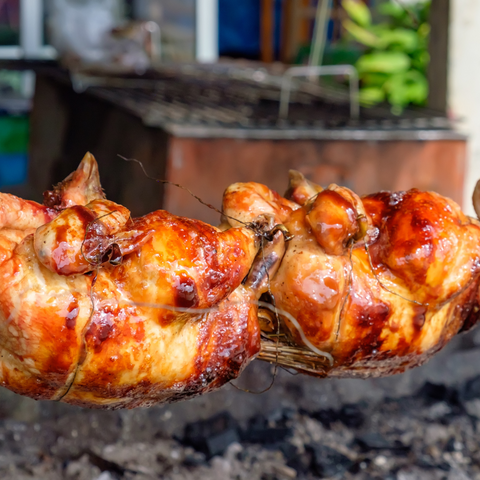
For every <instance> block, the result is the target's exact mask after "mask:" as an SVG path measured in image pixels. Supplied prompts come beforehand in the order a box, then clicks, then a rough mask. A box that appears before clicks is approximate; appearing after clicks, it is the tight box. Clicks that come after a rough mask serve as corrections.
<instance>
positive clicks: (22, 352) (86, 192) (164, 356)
mask: <svg viewBox="0 0 480 480" xmlns="http://www.w3.org/2000/svg"><path fill="white" fill-rule="evenodd" d="M276 239H277V242H276V243H277V244H279V243H281V242H283V239H282V238H280V236H276ZM258 249H259V237H258V235H257V234H256V233H255V232H254V231H253V230H252V229H248V228H244V227H242V228H231V229H229V230H228V231H225V232H222V231H220V230H219V229H217V228H215V227H211V226H209V225H206V224H204V223H202V222H200V221H196V220H189V219H186V218H181V217H176V216H174V215H171V214H169V213H167V212H165V211H157V212H153V213H151V214H149V215H146V216H145V217H142V218H138V219H131V218H130V214H129V211H128V210H127V209H126V208H125V207H122V206H120V205H117V204H115V203H113V202H109V201H108V200H105V199H104V195H103V192H102V190H101V187H100V184H99V180H98V170H97V166H96V162H95V160H94V158H93V156H91V155H89V154H87V155H86V157H85V158H84V160H83V161H82V163H81V165H80V167H79V168H78V170H77V171H76V172H75V173H74V174H72V175H71V176H70V177H68V178H67V179H66V180H65V181H64V182H63V183H62V184H60V185H59V186H57V187H56V188H55V189H54V190H53V191H51V192H47V193H46V195H45V205H44V206H42V205H38V204H36V203H34V202H27V201H23V200H20V199H18V198H16V197H13V196H11V195H4V194H2V196H1V197H0V278H1V282H0V285H1V286H0V385H3V386H4V387H7V388H9V389H10V390H12V391H14V392H16V393H19V394H22V395H27V396H30V397H33V398H35V399H51V400H62V401H64V402H68V403H72V404H75V405H80V406H87V407H98V408H134V407H139V406H149V405H152V404H155V403H158V402H171V401H175V400H179V399H183V398H188V397H190V396H193V395H197V394H200V393H204V392H207V391H210V390H213V389H215V388H218V387H220V386H221V385H223V384H224V383H226V382H228V381H229V380H231V379H232V378H235V377H236V376H237V375H238V374H239V373H240V371H241V370H242V368H243V367H244V366H245V365H246V364H247V363H248V362H249V360H251V359H252V358H253V357H254V356H255V355H256V354H257V353H258V351H259V348H260V330H259V325H258V320H257V309H258V307H257V306H256V301H257V300H258V298H259V297H260V295H261V294H262V293H263V291H264V290H265V282H262V281H261V278H259V277H261V275H262V274H264V270H262V269H261V268H257V269H256V270H255V272H256V275H257V277H258V278H249V281H247V282H246V283H245V284H244V285H242V281H243V280H244V279H245V277H247V275H248V273H249V271H250V269H251V267H252V264H255V257H256V255H257V251H258ZM258 261H259V262H260V261H261V259H260V260H258ZM276 263H277V264H278V263H279V259H278V260H277V262H276ZM270 271H271V272H272V274H273V273H274V269H273V270H272V269H270ZM252 272H253V270H252ZM255 272H254V273H253V274H255ZM259 272H260V273H259ZM162 306H171V307H179V308H180V311H172V310H169V309H168V308H162ZM188 309H193V311H190V312H189V311H187V310H188ZM205 309H207V310H205ZM209 309H210V310H209ZM196 310H198V311H196Z"/></svg>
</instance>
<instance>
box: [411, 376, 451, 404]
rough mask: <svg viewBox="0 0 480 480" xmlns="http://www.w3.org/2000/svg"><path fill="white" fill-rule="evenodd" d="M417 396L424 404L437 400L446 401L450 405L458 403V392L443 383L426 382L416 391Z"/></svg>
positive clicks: (436, 401) (433, 402)
mask: <svg viewBox="0 0 480 480" xmlns="http://www.w3.org/2000/svg"><path fill="white" fill-rule="evenodd" d="M417 396H418V397H419V398H422V399H424V401H425V404H426V405H433V404H435V403H438V402H446V403H448V404H450V405H458V404H459V399H458V392H457V391H456V390H455V389H453V388H449V387H447V386H445V385H438V384H435V383H430V382H426V383H425V384H424V385H423V386H422V387H421V388H420V390H418V392H417Z"/></svg>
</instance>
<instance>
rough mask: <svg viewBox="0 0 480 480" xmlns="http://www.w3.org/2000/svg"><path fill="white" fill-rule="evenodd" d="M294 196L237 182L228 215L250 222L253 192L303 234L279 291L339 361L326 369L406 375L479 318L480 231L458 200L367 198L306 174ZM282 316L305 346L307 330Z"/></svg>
mask: <svg viewBox="0 0 480 480" xmlns="http://www.w3.org/2000/svg"><path fill="white" fill-rule="evenodd" d="M287 196H288V200H287V201H288V202H290V203H289V209H290V210H289V211H287V210H286V209H285V200H284V199H282V198H280V200H278V201H276V200H275V199H276V198H278V197H277V196H276V194H275V193H273V192H271V193H270V192H267V191H266V190H265V186H263V185H258V184H254V183H247V184H234V185H232V186H231V187H229V188H228V189H227V190H226V192H225V195H224V211H225V212H226V213H227V214H228V215H230V216H232V217H235V218H238V217H239V216H240V215H242V218H243V220H244V221H249V220H251V219H252V218H253V217H254V215H255V211H254V210H252V209H249V208H248V205H250V204H251V202H250V198H253V200H254V202H255V204H256V205H257V208H258V209H262V210H263V211H265V210H267V209H269V211H270V213H272V214H274V215H275V220H276V222H277V223H283V224H284V225H285V226H286V227H287V228H288V230H289V232H290V233H291V234H292V235H294V238H293V239H292V240H291V241H290V242H289V243H288V244H287V250H286V253H285V256H284V258H283V261H282V263H281V266H280V268H279V270H278V272H277V273H276V275H275V276H273V277H272V278H271V288H270V291H271V293H272V295H273V297H274V299H275V304H276V305H277V307H279V308H281V309H282V310H285V311H286V312H288V313H289V314H291V315H292V316H293V317H294V318H295V319H296V320H297V321H298V323H299V324H300V327H301V329H302V330H303V332H304V334H305V336H306V338H307V339H308V340H309V341H310V342H311V344H312V345H314V346H315V347H317V348H318V349H320V350H322V351H324V352H328V353H329V354H331V356H332V357H333V365H331V366H327V367H326V368H325V369H323V370H319V372H318V375H320V376H324V375H329V376H349V377H351V376H360V377H361V376H363V377H367V376H382V375H389V374H393V373H398V372H401V371H403V370H405V369H406V368H410V367H413V366H416V365H420V364H422V363H423V362H424V361H425V360H426V359H427V358H428V357H430V356H431V355H432V354H434V353H435V352H437V351H438V350H440V349H441V348H442V347H443V346H444V345H445V344H446V343H447V342H448V341H449V340H450V339H451V338H452V336H453V335H455V334H456V333H457V332H459V331H460V330H461V329H468V328H470V327H471V326H472V325H473V324H474V323H476V321H477V320H478V314H477V312H478V310H479V309H478V304H479V300H478V292H479V275H480V227H479V223H478V222H477V221H476V220H473V219H471V218H468V217H466V216H465V215H464V214H463V213H462V212H461V211H460V208H459V207H458V205H456V204H455V203H454V202H453V201H452V200H449V199H447V198H444V197H441V196H440V195H437V194H435V193H431V192H421V191H418V190H415V189H413V190H409V191H407V192H399V193H392V192H381V193H378V194H375V195H370V196H367V197H364V198H362V199H360V198H359V197H358V196H357V195H355V194H354V193H353V192H351V191H350V190H348V189H346V188H341V187H338V186H336V185H330V186H329V187H328V188H327V189H325V190H324V189H322V188H321V187H319V186H317V185H314V184H312V183H310V182H308V181H307V180H306V179H305V178H303V176H302V175H301V174H299V173H298V172H292V173H291V185H290V188H289V190H288V191H287ZM260 197H261V198H263V199H264V201H263V205H261V201H260V200H259V198H260ZM259 204H260V205H259ZM243 206H246V207H245V208H244V207H243ZM282 322H283V324H284V325H285V326H286V328H287V330H288V331H289V333H290V336H291V341H292V342H293V343H294V344H300V345H301V344H302V343H303V342H302V339H301V337H300V334H299V331H298V329H297V328H296V327H295V326H294V325H292V323H291V322H290V321H289V319H288V318H286V317H283V318H282ZM310 373H311V372H310Z"/></svg>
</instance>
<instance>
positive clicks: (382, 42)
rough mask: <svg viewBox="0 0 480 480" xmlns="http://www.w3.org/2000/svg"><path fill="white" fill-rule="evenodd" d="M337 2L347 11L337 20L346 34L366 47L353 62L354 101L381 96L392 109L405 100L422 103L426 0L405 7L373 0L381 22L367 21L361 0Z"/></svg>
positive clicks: (395, 1)
mask: <svg viewBox="0 0 480 480" xmlns="http://www.w3.org/2000/svg"><path fill="white" fill-rule="evenodd" d="M342 6H343V8H344V9H345V11H346V12H347V14H348V17H349V18H347V19H345V20H344V21H343V27H344V28H345V30H346V32H347V34H348V35H349V38H350V39H353V40H355V41H356V42H358V43H360V44H361V45H363V46H364V47H366V48H365V53H364V54H363V55H362V56H361V57H360V58H359V59H358V61H357V63H356V67H357V69H358V72H359V75H360V80H361V89H360V101H361V102H362V103H363V104H364V105H374V104H376V103H379V102H382V101H385V100H387V101H388V102H389V103H390V104H391V105H392V111H393V112H395V113H401V111H402V109H403V108H404V107H405V106H406V105H408V104H415V105H423V104H425V102H426V100H427V96H428V82H427V78H426V69H427V66H428V62H429V60H430V56H429V54H428V36H429V33H430V25H429V24H428V23H427V19H428V12H429V6H430V2H429V1H425V2H423V3H421V4H418V5H409V6H408V7H407V8H408V9H407V8H404V7H403V6H402V5H401V4H400V3H399V2H398V0H387V1H385V2H384V3H381V4H380V5H379V9H378V10H379V13H380V14H381V15H382V21H381V23H373V21H372V15H371V12H370V10H369V9H368V7H366V6H365V4H364V3H363V2H360V1H358V0H343V2H342Z"/></svg>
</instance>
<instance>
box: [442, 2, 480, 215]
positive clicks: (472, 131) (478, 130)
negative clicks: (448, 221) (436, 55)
mask: <svg viewBox="0 0 480 480" xmlns="http://www.w3.org/2000/svg"><path fill="white" fill-rule="evenodd" d="M433 1H435V0H433ZM448 108H449V113H450V114H451V115H453V116H454V118H456V119H458V120H459V121H458V129H459V130H460V131H461V132H462V133H465V134H467V135H468V137H469V142H468V157H467V172H466V182H465V190H464V201H463V209H464V211H465V213H467V214H469V215H474V211H473V207H472V201H471V196H472V193H473V188H474V186H475V183H476V181H477V180H478V179H480V0H450V31H449V65H448Z"/></svg>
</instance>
